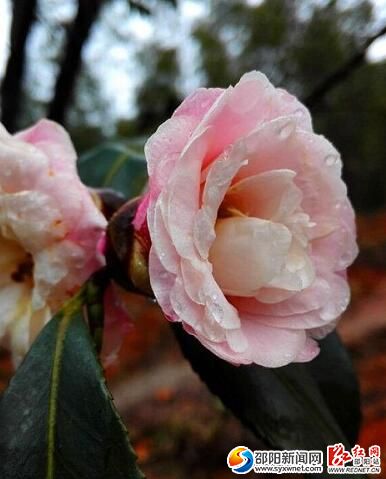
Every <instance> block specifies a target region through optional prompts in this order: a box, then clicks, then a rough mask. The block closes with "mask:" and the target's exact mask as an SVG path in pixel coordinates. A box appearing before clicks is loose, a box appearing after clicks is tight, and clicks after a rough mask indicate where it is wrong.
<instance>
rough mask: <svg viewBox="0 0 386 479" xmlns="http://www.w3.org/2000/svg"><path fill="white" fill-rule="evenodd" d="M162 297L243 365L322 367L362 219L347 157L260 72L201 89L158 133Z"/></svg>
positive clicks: (156, 232)
mask: <svg viewBox="0 0 386 479" xmlns="http://www.w3.org/2000/svg"><path fill="white" fill-rule="evenodd" d="M145 152H146V157H147V162H148V171H149V176H150V183H149V192H148V194H147V196H146V198H145V200H144V203H143V205H142V207H140V208H139V210H138V214H137V216H136V218H135V221H134V225H135V227H136V228H137V229H139V228H140V227H142V226H143V222H144V220H145V214H146V215H147V223H148V228H149V232H150V236H151V239H152V246H151V250H150V254H149V271H150V281H151V285H152V288H153V291H154V294H155V296H156V298H157V300H158V302H159V304H160V306H161V308H162V310H163V312H164V314H165V315H166V316H167V317H168V318H169V319H170V320H171V321H180V322H182V325H183V327H184V328H185V330H186V331H187V332H189V333H191V334H193V335H194V336H196V337H197V338H198V339H199V341H201V343H202V344H203V345H205V346H206V347H207V348H209V349H210V350H211V351H212V352H214V353H215V354H217V355H218V356H220V357H221V358H223V359H225V360H227V361H230V362H232V363H234V364H248V363H256V364H260V365H263V366H267V367H278V366H283V365H285V364H288V363H291V362H304V361H310V360H311V359H313V358H314V357H315V356H316V355H317V354H318V351H319V347H318V344H317V342H316V341H315V339H319V338H322V337H324V336H325V335H326V334H328V333H329V332H330V331H332V330H333V328H334V326H335V324H336V321H337V318H338V317H339V316H340V314H341V313H342V312H343V311H344V310H345V308H346V307H347V304H348V302H349V296H350V294H349V288H348V285H347V281H346V274H345V270H346V268H347V267H348V266H349V265H350V264H351V262H352V261H353V260H354V258H355V256H356V254H357V245H356V241H355V224H354V213H353V210H352V207H351V205H350V202H349V200H348V198H347V190H346V186H345V184H344V183H343V181H342V179H341V168H342V164H341V160H340V157H339V154H338V152H337V151H336V150H335V148H334V147H333V146H332V145H331V143H329V142H328V141H327V140H326V139H325V138H324V137H323V136H320V135H317V134H315V133H314V132H313V130H312V124H311V118H310V115H309V112H308V111H307V109H306V108H305V107H304V106H303V105H302V104H301V103H300V102H299V101H298V100H297V99H296V98H294V97H293V96H291V95H290V94H289V93H287V92H286V91H285V90H282V89H279V88H274V87H273V85H272V84H271V83H270V82H269V81H268V80H267V78H266V77H265V76H264V75H263V74H261V73H257V72H251V73H248V74H246V75H244V76H243V77H242V78H241V80H240V81H239V83H238V84H237V85H236V86H235V87H230V88H228V89H227V90H222V89H199V90H197V91H196V92H195V93H193V94H192V95H190V96H189V97H188V98H187V99H186V100H185V101H184V102H183V103H182V104H181V106H180V107H179V108H178V109H177V110H176V111H175V113H174V114H173V116H172V118H170V119H169V120H168V121H166V122H165V123H164V124H163V125H161V126H160V128H159V129H158V130H157V132H156V133H155V134H154V135H153V136H152V137H151V138H150V139H149V141H148V142H147V144H146V148H145Z"/></svg>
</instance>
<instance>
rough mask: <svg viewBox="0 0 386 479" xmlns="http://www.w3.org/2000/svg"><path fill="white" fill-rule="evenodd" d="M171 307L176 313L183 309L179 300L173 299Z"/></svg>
mask: <svg viewBox="0 0 386 479" xmlns="http://www.w3.org/2000/svg"><path fill="white" fill-rule="evenodd" d="M173 309H174V311H175V312H176V313H177V314H180V313H182V310H183V308H182V304H181V303H180V302H179V301H175V302H174V304H173Z"/></svg>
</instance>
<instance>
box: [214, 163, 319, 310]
mask: <svg viewBox="0 0 386 479" xmlns="http://www.w3.org/2000/svg"><path fill="white" fill-rule="evenodd" d="M295 176H296V173H295V172H294V171H292V170H285V169H282V170H273V171H268V172H264V173H260V174H258V175H255V176H251V177H248V178H245V179H243V180H241V181H239V182H238V183H236V184H234V185H233V186H232V187H230V188H229V189H228V191H227V193H226V195H225V198H224V201H223V202H222V204H221V207H220V209H219V218H220V219H218V221H217V222H216V228H215V230H216V238H215V240H214V242H213V245H212V247H211V250H210V261H211V263H212V264H213V273H214V277H215V279H216V281H217V282H218V284H219V285H220V287H221V289H222V290H223V292H224V293H225V294H228V295H234V296H243V297H256V299H258V300H259V301H262V302H268V303H270V302H277V301H281V300H282V299H283V298H284V299H285V298H286V297H288V294H290V295H291V294H293V293H295V292H297V291H301V290H303V289H305V288H307V287H309V286H310V285H311V283H312V282H313V280H314V278H315V272H314V267H313V264H312V261H311V259H310V257H309V246H308V244H309V239H310V237H311V230H312V223H311V222H310V218H309V216H308V215H307V214H305V213H304V212H303V211H302V209H301V202H302V192H301V190H300V189H299V188H298V187H297V186H296V184H295V183H294V179H295Z"/></svg>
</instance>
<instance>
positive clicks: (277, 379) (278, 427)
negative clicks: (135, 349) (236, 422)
mask: <svg viewBox="0 0 386 479" xmlns="http://www.w3.org/2000/svg"><path fill="white" fill-rule="evenodd" d="M173 328H174V330H175V333H176V336H177V339H178V341H179V343H180V345H181V348H182V350H183V352H184V354H185V356H186V357H187V359H189V361H190V362H191V364H192V366H193V369H194V370H195V371H196V372H197V373H198V374H199V375H200V377H201V379H202V380H203V381H205V383H206V384H207V385H208V387H209V389H210V390H211V391H212V392H213V393H214V394H216V395H217V396H219V397H220V399H221V400H222V401H223V403H224V404H225V405H226V406H227V407H228V408H229V409H230V410H231V411H232V412H233V413H234V414H235V415H236V416H237V417H238V418H239V419H240V420H241V421H242V422H243V423H244V424H245V425H246V426H247V427H249V428H250V429H251V430H252V431H253V432H254V433H255V434H256V435H257V436H258V437H260V438H262V439H263V440H265V442H266V443H267V444H268V445H270V446H273V447H276V448H281V449H322V450H323V451H325V450H326V449H325V448H326V447H327V446H328V445H329V444H334V443H336V442H342V443H344V444H345V445H346V446H347V447H349V443H348V441H347V439H346V437H345V435H344V434H343V432H342V430H341V428H340V426H339V424H338V422H339V423H340V424H341V425H342V426H343V425H345V424H346V421H338V422H337V421H336V420H335V418H334V415H333V414H334V413H335V414H338V413H340V409H341V408H344V407H347V408H348V410H349V411H351V414H353V415H354V418H353V421H354V422H356V421H357V418H358V412H357V411H356V410H355V408H356V407H357V402H356V398H355V397H354V404H353V405H350V404H347V403H348V402H350V400H351V399H350V396H349V394H350V391H353V390H354V389H355V387H352V385H351V384H350V387H348V386H347V388H348V389H347V390H346V389H345V386H344V385H343V384H344V381H343V379H342V384H341V385H340V386H339V387H337V388H336V391H335V397H333V394H334V393H333V392H330V397H329V400H328V401H325V399H324V398H323V393H324V392H325V390H326V389H328V387H329V385H330V386H331V387H332V386H333V384H335V385H336V384H337V382H338V377H339V367H340V366H339V364H334V368H335V371H334V372H333V371H330V373H331V375H333V374H335V379H334V380H331V381H330V380H328V379H327V374H328V372H327V371H324V368H325V367H326V368H329V367H330V364H329V359H328V358H326V356H328V353H327V352H326V354H325V352H322V355H321V357H320V359H319V363H318V365H315V366H313V371H315V372H316V371H317V372H318V376H316V374H312V372H313V371H311V369H310V368H309V366H307V365H306V364H291V365H289V366H285V367H282V368H277V369H269V368H263V367H260V366H257V365H249V366H238V367H237V366H233V365H231V364H229V363H227V362H226V361H223V360H221V359H219V358H218V357H216V356H214V355H213V354H212V353H211V352H209V351H208V350H207V349H206V348H204V347H203V346H202V345H201V344H200V343H199V342H198V341H197V340H196V339H195V338H194V337H193V336H190V335H189V334H187V333H186V332H185V331H184V330H183V329H182V328H181V326H180V325H178V324H174V325H173ZM323 346H324V345H323V344H322V349H323ZM329 347H330V348H332V346H329ZM333 347H334V348H337V347H338V346H337V343H335V345H334V346H333ZM339 356H342V354H341V352H337V351H334V357H335V359H337V358H338V357H339ZM345 361H346V363H345V365H344V366H343V367H342V370H341V374H342V375H344V374H345V372H346V371H347V368H348V366H347V359H346V360H345ZM332 362H334V361H332ZM322 371H323V374H322ZM351 380H353V376H352V372H350V379H349V378H347V382H348V383H350V381H351ZM318 381H320V384H321V388H319V386H318ZM331 401H336V402H339V401H342V404H341V405H340V406H339V408H335V409H334V410H330V409H329V407H328V405H330V404H331Z"/></svg>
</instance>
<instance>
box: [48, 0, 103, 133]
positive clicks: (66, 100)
mask: <svg viewBox="0 0 386 479" xmlns="http://www.w3.org/2000/svg"><path fill="white" fill-rule="evenodd" d="M102 2H103V0H79V2H78V12H77V15H76V18H75V20H74V23H73V24H72V25H71V27H70V29H69V31H68V34H67V46H66V50H65V53H64V57H63V60H62V62H61V66H60V72H59V75H58V77H57V80H56V85H55V92H54V96H53V99H52V101H51V104H50V106H49V109H48V117H49V118H51V119H52V120H55V121H57V122H59V123H62V124H64V123H65V117H66V111H67V109H68V106H69V104H70V102H71V100H72V97H73V93H74V87H75V81H76V77H77V75H78V73H79V70H80V67H81V62H82V49H83V46H84V44H85V42H86V40H87V38H88V36H89V33H90V29H91V26H92V24H93V23H94V21H95V19H96V18H97V16H98V13H99V10H100V7H101V5H102Z"/></svg>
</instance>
